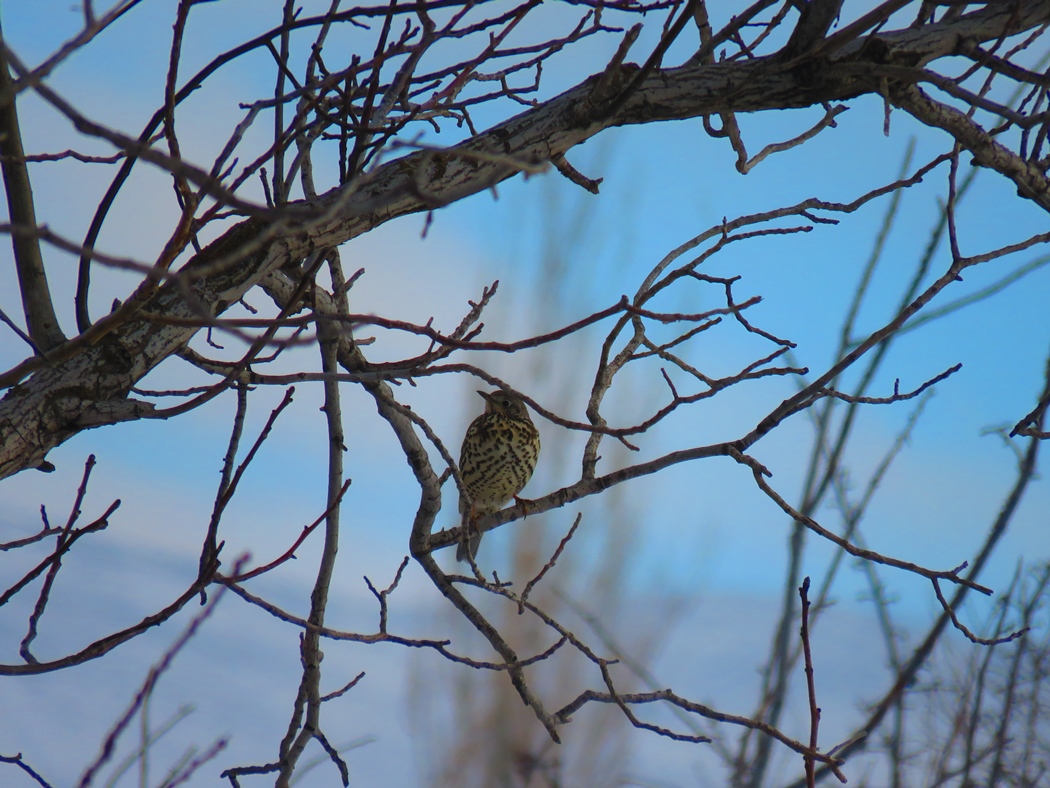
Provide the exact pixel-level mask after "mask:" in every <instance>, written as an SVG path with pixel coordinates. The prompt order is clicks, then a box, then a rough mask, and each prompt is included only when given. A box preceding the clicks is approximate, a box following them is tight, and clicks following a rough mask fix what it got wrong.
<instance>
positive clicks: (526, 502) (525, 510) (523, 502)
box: [514, 495, 535, 520]
mask: <svg viewBox="0 0 1050 788" xmlns="http://www.w3.org/2000/svg"><path fill="white" fill-rule="evenodd" d="M514 503H516V504H517V505H518V506H520V507H521V518H522V519H523V520H524V519H525V518H526V517H528V516H529V507H530V506H534V505H535V503H534V502H533V501H532V500H531V499H529V498H519V497H518V496H517V495H515V496H514Z"/></svg>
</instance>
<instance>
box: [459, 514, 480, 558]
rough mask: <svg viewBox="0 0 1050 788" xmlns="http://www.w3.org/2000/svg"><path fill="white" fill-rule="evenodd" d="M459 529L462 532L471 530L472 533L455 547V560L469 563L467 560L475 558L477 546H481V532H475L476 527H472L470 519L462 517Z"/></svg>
mask: <svg viewBox="0 0 1050 788" xmlns="http://www.w3.org/2000/svg"><path fill="white" fill-rule="evenodd" d="M460 527H461V528H463V529H464V530H468V529H473V531H474V532H473V533H471V535H470V536H469V537H467V539H466V540H464V541H462V542H460V543H459V545H458V546H457V547H456V560H457V561H465V562H468V563H469V559H468V556H469V558H477V555H478V545H480V544H481V532H480V531H478V530H477V527H476V526H474V525H472V524H471V522H470V518H468V517H464V518H463V521H462V523H461V524H460Z"/></svg>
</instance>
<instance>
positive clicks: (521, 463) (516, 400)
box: [456, 391, 540, 561]
mask: <svg viewBox="0 0 1050 788" xmlns="http://www.w3.org/2000/svg"><path fill="white" fill-rule="evenodd" d="M478 394H480V395H481V396H482V397H484V398H485V412H484V413H482V414H481V415H480V416H478V417H477V418H476V419H474V421H472V422H471V423H470V426H469V427H467V434H466V435H465V436H464V437H463V448H462V449H460V451H459V474H460V478H461V479H462V481H463V491H462V492H461V493H460V496H459V513H460V515H461V516H462V520H461V524H462V526H463V528H464V529H468V528H473V527H474V526H473V523H475V522H476V521H477V519H478V518H479V517H483V516H485V515H486V514H492V513H493V512H498V511H499V510H500V509H502V508H503V506H504V505H505V504H506V503H507V502H508V501H509V500H510V499H511V498H515V499H516V498H517V497H518V493H519V492H521V490H522V488H523V487H524V486H525V485H526V484H528V482H529V479H530V478H532V472H533V471H534V470H536V460H537V459H538V458H539V456H540V433H539V432H538V431H537V430H536V427H535V425H533V423H532V419H531V418H530V417H529V411H528V409H527V408H526V407H525V403H524V402H523V401H522V399H521V397H519V396H518V395H516V394H511V393H509V392H506V391H493V392H492V393H488V392H484V391H479V392H478ZM480 543H481V534H480V533H476V532H475V533H474V534H473V535H471V536H470V537H468V538H466V539H465V540H464V541H462V542H460V543H459V548H458V549H457V550H456V558H457V559H458V560H460V561H466V560H467V556H468V555H469V556H470V557H471V558H473V557H474V556H475V555H477V553H478V545H479V544H480Z"/></svg>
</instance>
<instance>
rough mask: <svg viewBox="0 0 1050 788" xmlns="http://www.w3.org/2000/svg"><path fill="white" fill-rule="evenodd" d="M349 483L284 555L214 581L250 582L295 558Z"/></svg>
mask: <svg viewBox="0 0 1050 788" xmlns="http://www.w3.org/2000/svg"><path fill="white" fill-rule="evenodd" d="M350 482H351V480H350V479H347V480H346V481H345V482H344V483H343V487H342V489H341V490H340V492H339V496H338V497H337V498H336V500H335V501H333V502H332V504H331V505H330V506H329V507H328V508H327V509H325V510H324V511H323V512H322V513H321V514H320V516H319V517H318V518H317V519H316V520H314V521H313V522H312V523H310V524H309V525H304V526H303V530H302V532H301V533H300V534H299V536H298V537H296V539H295V542H293V543H292V546H291V547H289V548H288V549H287V550H285V551H284V553H282V554H281V555H280V556H278V557H277V558H275V559H274V560H272V561H270V562H269V563H267V564H263V565H262V566H257V567H255V569H250V570H248V571H247V572H244V573H242V574H239V575H237V576H236V577H234V576H230V577H226V576H224V575H221V574H216V580H218V581H219V582H221V583H242V582H244V581H245V580H251V579H252V578H253V577H258V576H259V575H262V574H265V573H266V572H269V571H270V570H272V569H275V568H277V567H278V566H280V565H281V564H283V563H285V562H287V561H290V560H291V559H293V558H295V551H296V550H298V549H299V547H300V546H301V545H302V543H303V542H305V541H306V538H307V537H308V536H309V535H310V534H312V533H313V532H314V531H315V530H316V529H317V526H319V525H320V524H321V523H323V522H324V521H325V518H326V517H328V513H329V512H330V511H331V510H332V507H333V506H337V505H338V504H339V503H340V502H341V501H342V499H343V496H344V495H346V491H347V490H348V489H350Z"/></svg>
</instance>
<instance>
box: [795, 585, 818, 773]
mask: <svg viewBox="0 0 1050 788" xmlns="http://www.w3.org/2000/svg"><path fill="white" fill-rule="evenodd" d="M798 594H799V597H800V598H801V600H802V626H801V630H800V633H799V634H800V637H801V638H802V655H803V661H804V666H805V667H804V669H805V672H806V694H807V695H808V697H809V749H810V752H809V753H804V754H803V755H802V762H803V764H805V769H806V788H815V786H816V784H817V783H816V772H815V762H814V760H813V756H812V754H811V753H814V752H816V751H817V731H818V729H819V727H820V708H819V707H818V706H817V687H816V683H815V682H814V677H813V653H812V651H811V649H810V642H809V577H808V576H807V577H806V578H805V579H804V580H803V581H802V585H801V586H800V587H799V589H798Z"/></svg>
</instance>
